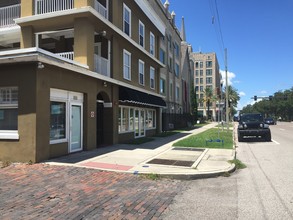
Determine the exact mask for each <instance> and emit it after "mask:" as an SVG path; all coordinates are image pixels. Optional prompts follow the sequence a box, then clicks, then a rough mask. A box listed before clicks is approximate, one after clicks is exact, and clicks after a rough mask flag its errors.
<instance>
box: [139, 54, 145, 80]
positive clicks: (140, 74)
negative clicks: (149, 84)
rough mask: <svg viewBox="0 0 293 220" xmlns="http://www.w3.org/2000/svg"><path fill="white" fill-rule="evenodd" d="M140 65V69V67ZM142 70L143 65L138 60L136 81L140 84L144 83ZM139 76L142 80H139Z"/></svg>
mask: <svg viewBox="0 0 293 220" xmlns="http://www.w3.org/2000/svg"><path fill="white" fill-rule="evenodd" d="M141 65H142V69H141ZM144 70H145V65H144V62H143V61H142V60H138V83H139V84H140V85H144V81H145V80H144ZM141 76H142V81H141Z"/></svg>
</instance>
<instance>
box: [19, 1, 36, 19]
mask: <svg viewBox="0 0 293 220" xmlns="http://www.w3.org/2000/svg"><path fill="white" fill-rule="evenodd" d="M34 2H35V1H34V0H25V1H24V0H22V1H21V17H26V16H32V15H34Z"/></svg>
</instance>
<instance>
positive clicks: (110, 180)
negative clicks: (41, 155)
mask: <svg viewBox="0 0 293 220" xmlns="http://www.w3.org/2000/svg"><path fill="white" fill-rule="evenodd" d="M185 187H186V184H185V182H182V181H178V180H168V179H160V180H150V179H148V178H144V177H141V176H139V175H134V174H125V173H114V172H102V171H99V170H95V169H87V168H76V167H69V166H68V167H67V166H50V165H46V164H35V165H25V164H13V165H11V166H9V167H6V168H2V169H0V219H2V220H6V219H13V220H14V219H160V216H161V214H162V213H163V212H164V210H165V209H166V208H167V207H168V206H169V205H170V204H171V203H172V201H173V199H174V197H175V196H176V195H177V194H178V193H180V192H181V191H182V190H184V188H185Z"/></svg>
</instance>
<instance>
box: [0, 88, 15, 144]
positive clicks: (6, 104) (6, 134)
mask: <svg viewBox="0 0 293 220" xmlns="http://www.w3.org/2000/svg"><path fill="white" fill-rule="evenodd" d="M0 90H6V91H7V90H9V97H8V99H9V101H3V100H2V101H1V100H0V106H1V109H18V99H19V98H18V97H19V96H17V101H16V100H13V98H12V91H13V90H17V93H18V92H19V90H18V87H15V86H14V87H0ZM0 111H1V110H0ZM17 117H18V115H17ZM0 139H6V140H19V134H18V125H17V129H16V130H0Z"/></svg>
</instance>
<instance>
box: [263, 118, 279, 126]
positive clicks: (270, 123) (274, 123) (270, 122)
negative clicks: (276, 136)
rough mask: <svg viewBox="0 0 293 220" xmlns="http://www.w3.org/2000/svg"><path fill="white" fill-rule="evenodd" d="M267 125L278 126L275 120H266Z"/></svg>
mask: <svg viewBox="0 0 293 220" xmlns="http://www.w3.org/2000/svg"><path fill="white" fill-rule="evenodd" d="M265 123H266V124H268V125H276V124H277V122H276V121H275V120H274V119H273V118H265Z"/></svg>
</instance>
